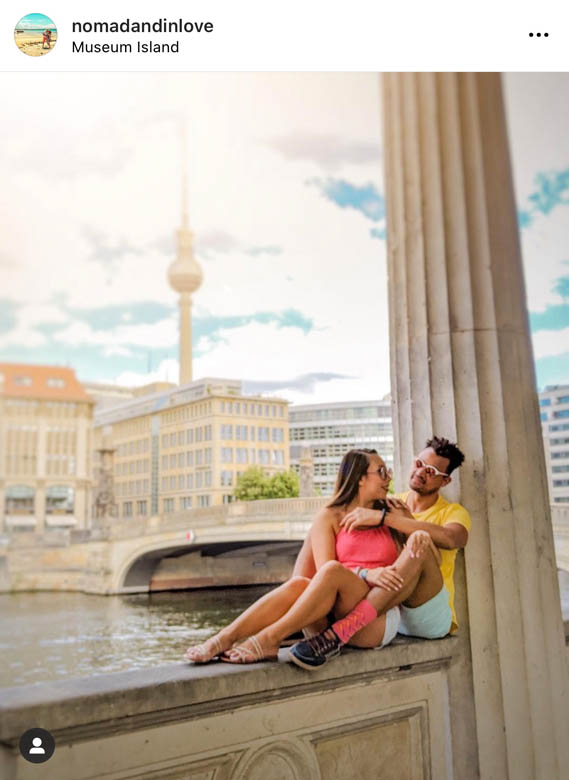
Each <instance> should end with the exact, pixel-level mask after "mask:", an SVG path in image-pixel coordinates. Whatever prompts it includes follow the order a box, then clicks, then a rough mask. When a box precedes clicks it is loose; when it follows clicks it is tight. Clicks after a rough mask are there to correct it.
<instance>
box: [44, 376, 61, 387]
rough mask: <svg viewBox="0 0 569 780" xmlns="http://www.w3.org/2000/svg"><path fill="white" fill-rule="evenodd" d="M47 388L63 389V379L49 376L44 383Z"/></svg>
mask: <svg viewBox="0 0 569 780" xmlns="http://www.w3.org/2000/svg"><path fill="white" fill-rule="evenodd" d="M46 384H47V386H48V387H65V379H62V378H61V377H56V376H50V377H48V378H47V382H46Z"/></svg>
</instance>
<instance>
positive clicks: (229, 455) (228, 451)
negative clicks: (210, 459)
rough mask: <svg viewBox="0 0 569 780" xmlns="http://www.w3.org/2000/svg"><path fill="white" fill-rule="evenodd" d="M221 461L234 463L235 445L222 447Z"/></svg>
mask: <svg viewBox="0 0 569 780" xmlns="http://www.w3.org/2000/svg"><path fill="white" fill-rule="evenodd" d="M221 462H222V463H233V447H222V448H221Z"/></svg>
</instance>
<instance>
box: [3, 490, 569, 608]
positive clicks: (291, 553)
mask: <svg viewBox="0 0 569 780" xmlns="http://www.w3.org/2000/svg"><path fill="white" fill-rule="evenodd" d="M325 501H326V500H325V499H322V498H308V499H306V498H303V499H301V498H296V499H278V500H272V501H251V502H243V503H234V504H227V505H225V506H218V507H206V508H203V509H193V510H189V511H188V512H182V513H178V514H172V515H167V516H154V517H148V518H132V519H128V520H115V519H113V520H109V521H107V522H105V523H104V524H103V525H102V526H101V527H99V528H95V529H92V530H91V531H68V530H65V531H59V532H58V531H50V532H47V533H45V534H43V535H41V536H38V535H32V534H18V535H14V536H12V537H10V538H9V541H8V545H7V546H6V547H5V552H4V556H3V558H0V562H2V561H3V564H4V565H3V568H2V569H0V586H1V589H2V590H3V591H18V590H79V591H83V592H86V593H100V594H113V593H139V592H146V591H148V590H152V591H155V590H175V589H181V588H199V587H224V586H231V585H245V584H247V585H248V584H261V583H273V582H282V581H283V580H284V579H286V578H287V577H288V576H289V574H290V570H291V567H292V564H293V561H294V557H295V555H296V552H297V550H298V548H299V543H300V542H301V541H302V539H304V537H305V535H306V532H307V530H308V528H309V526H310V523H311V521H312V519H313V517H314V515H315V514H316V513H317V511H318V510H319V509H320V508H321V507H322V506H324V504H325ZM551 514H552V521H553V533H554V537H555V549H556V557H557V566H558V568H559V569H562V570H564V571H565V572H566V573H567V574H565V575H562V576H564V577H565V580H566V581H567V584H568V585H569V505H567V506H564V505H561V506H560V505H558V504H556V505H553V506H552V507H551ZM474 532H475V531H474Z"/></svg>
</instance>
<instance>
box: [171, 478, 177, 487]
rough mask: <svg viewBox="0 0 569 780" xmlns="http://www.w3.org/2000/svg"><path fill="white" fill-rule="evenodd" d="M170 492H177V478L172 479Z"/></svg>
mask: <svg viewBox="0 0 569 780" xmlns="http://www.w3.org/2000/svg"><path fill="white" fill-rule="evenodd" d="M170 490H176V477H170Z"/></svg>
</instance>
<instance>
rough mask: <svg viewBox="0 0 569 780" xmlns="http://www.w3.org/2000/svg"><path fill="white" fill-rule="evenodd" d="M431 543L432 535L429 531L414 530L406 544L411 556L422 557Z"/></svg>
mask: <svg viewBox="0 0 569 780" xmlns="http://www.w3.org/2000/svg"><path fill="white" fill-rule="evenodd" d="M431 545H432V542H431V537H430V535H429V534H428V533H427V531H413V533H412V534H411V536H410V537H409V538H408V539H407V544H406V545H405V546H406V547H407V549H408V550H409V554H410V555H411V558H420V557H421V556H422V555H423V553H424V552H425V550H427V549H428V548H429V547H431Z"/></svg>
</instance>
